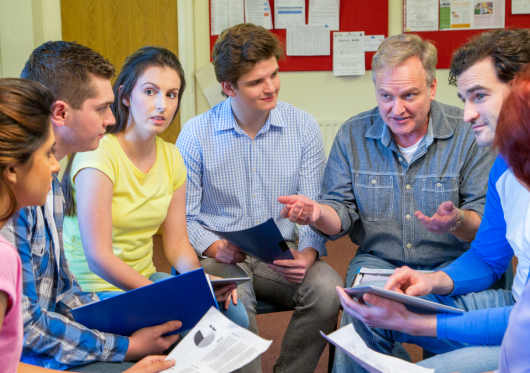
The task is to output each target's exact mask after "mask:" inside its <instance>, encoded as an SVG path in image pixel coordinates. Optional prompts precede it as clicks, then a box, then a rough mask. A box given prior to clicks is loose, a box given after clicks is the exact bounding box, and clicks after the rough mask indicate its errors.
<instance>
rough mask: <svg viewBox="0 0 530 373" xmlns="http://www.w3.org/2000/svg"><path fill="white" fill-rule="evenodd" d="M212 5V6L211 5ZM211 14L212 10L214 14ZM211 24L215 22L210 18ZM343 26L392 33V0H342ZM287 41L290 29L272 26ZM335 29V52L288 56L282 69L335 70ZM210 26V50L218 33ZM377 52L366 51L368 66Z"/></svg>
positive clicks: (379, 33)
mask: <svg viewBox="0 0 530 373" xmlns="http://www.w3.org/2000/svg"><path fill="white" fill-rule="evenodd" d="M269 2H270V5H271V12H272V21H273V24H274V22H275V20H274V0H270V1H269ZM209 9H211V7H210V8H209ZM308 12H309V0H306V15H305V16H306V24H307V22H308V17H309V13H308ZM210 17H211V14H210ZM209 24H210V28H211V22H209ZM339 26H340V30H339V31H338V32H347V31H364V34H365V35H385V37H387V36H388V0H341V2H340V16H339ZM270 31H271V32H272V33H273V34H275V35H276V36H277V37H278V38H279V39H280V41H281V42H282V43H283V44H284V45H285V42H286V30H276V29H272V30H270ZM333 32H334V31H332V32H331V35H330V38H331V39H330V43H331V53H330V55H329V56H287V55H286V56H285V58H284V59H283V60H280V62H279V65H280V71H332V70H333ZM211 34H212V32H211V30H210V52H211V51H212V48H213V45H214V43H215V41H216V40H217V38H218V37H219V36H218V35H215V36H212V35H211ZM374 54H375V52H365V64H366V70H371V69H372V57H373V55H374Z"/></svg>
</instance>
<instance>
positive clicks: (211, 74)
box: [195, 63, 226, 107]
mask: <svg viewBox="0 0 530 373" xmlns="http://www.w3.org/2000/svg"><path fill="white" fill-rule="evenodd" d="M195 77H196V78H197V81H198V82H199V85H200V86H201V89H202V91H203V92H204V95H205V96H206V99H207V100H208V103H209V104H210V107H214V106H215V105H217V104H218V103H220V102H222V101H224V100H225V98H226V97H224V96H223V94H222V93H221V92H222V91H223V89H222V88H221V83H219V82H218V81H217V78H216V77H215V70H214V67H213V64H212V63H209V64H208V65H206V66H204V67H201V68H200V69H199V70H197V71H195Z"/></svg>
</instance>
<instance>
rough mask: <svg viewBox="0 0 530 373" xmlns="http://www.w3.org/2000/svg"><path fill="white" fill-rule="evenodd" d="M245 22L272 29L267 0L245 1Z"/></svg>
mask: <svg viewBox="0 0 530 373" xmlns="http://www.w3.org/2000/svg"><path fill="white" fill-rule="evenodd" d="M245 22H247V23H253V24H255V25H259V26H263V27H265V28H266V29H267V30H270V29H272V15H271V6H270V4H269V0H245Z"/></svg>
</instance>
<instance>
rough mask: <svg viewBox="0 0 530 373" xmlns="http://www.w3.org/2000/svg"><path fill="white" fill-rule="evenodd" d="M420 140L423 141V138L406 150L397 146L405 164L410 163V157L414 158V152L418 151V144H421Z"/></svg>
mask: <svg viewBox="0 0 530 373" xmlns="http://www.w3.org/2000/svg"><path fill="white" fill-rule="evenodd" d="M422 139H423V137H422V138H421V139H419V140H418V142H417V143H416V144H414V145H412V146H411V147H408V148H403V147H401V146H399V145H398V148H399V152H400V153H401V155H402V156H403V158H405V159H406V160H407V163H410V161H411V160H412V157H414V154H416V150H418V146H419V145H420V142H421V140H422Z"/></svg>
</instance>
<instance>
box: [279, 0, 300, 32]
mask: <svg viewBox="0 0 530 373" xmlns="http://www.w3.org/2000/svg"><path fill="white" fill-rule="evenodd" d="M274 19H275V21H274V22H275V25H274V28H276V29H286V28H288V27H292V26H302V25H305V0H274Z"/></svg>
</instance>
